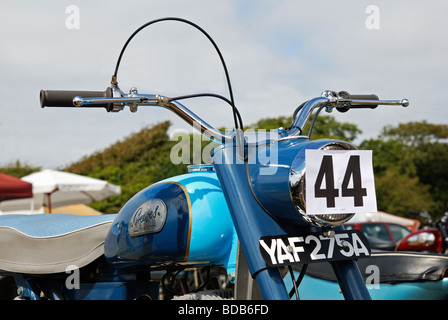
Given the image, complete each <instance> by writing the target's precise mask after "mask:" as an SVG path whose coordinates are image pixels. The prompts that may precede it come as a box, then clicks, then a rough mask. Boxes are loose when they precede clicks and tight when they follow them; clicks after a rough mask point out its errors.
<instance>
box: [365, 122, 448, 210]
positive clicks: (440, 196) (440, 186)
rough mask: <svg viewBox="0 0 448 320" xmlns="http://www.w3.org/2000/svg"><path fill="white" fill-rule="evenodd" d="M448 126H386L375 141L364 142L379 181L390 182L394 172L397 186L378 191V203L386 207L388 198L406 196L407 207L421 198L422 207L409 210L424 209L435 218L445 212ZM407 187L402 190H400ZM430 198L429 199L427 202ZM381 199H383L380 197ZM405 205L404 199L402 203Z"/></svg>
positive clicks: (447, 174) (410, 123) (447, 202)
mask: <svg viewBox="0 0 448 320" xmlns="http://www.w3.org/2000/svg"><path fill="white" fill-rule="evenodd" d="M447 138H448V126H447V125H437V124H429V123H427V122H426V121H421V122H409V123H405V124H399V125H397V126H396V127H393V126H386V127H384V128H383V131H382V133H381V135H380V137H379V138H378V139H372V140H368V141H364V142H363V143H362V144H361V146H360V147H361V148H363V149H372V150H374V170H375V174H376V176H377V179H378V180H381V179H387V178H388V179H391V177H392V175H391V173H390V172H387V171H392V172H395V180H396V185H395V186H393V185H392V184H389V189H385V190H382V191H378V190H379V189H380V188H384V185H383V186H381V185H379V186H378V187H377V193H379V196H378V203H379V205H380V204H381V206H388V204H387V203H386V202H387V201H391V197H392V195H390V196H389V197H386V196H385V193H384V192H383V191H388V192H389V193H391V194H395V196H396V197H398V194H406V195H407V200H408V201H407V202H408V206H410V203H411V202H413V201H412V199H418V198H420V196H422V197H421V198H422V199H423V200H421V204H419V205H418V204H414V206H416V207H415V208H411V209H412V210H421V209H425V210H427V211H430V212H431V211H432V214H433V215H434V216H441V215H442V214H443V213H444V212H446V211H448V195H447V192H446V190H447V188H448V170H446V164H447V163H448V140H447ZM402 185H403V186H409V188H408V189H407V190H406V189H402V188H401V186H402ZM428 194H430V196H431V197H430V198H428ZM382 195H383V196H382ZM403 201H404V199H403Z"/></svg>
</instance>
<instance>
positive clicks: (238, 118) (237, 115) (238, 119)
mask: <svg viewBox="0 0 448 320" xmlns="http://www.w3.org/2000/svg"><path fill="white" fill-rule="evenodd" d="M162 21H178V22H183V23H186V24H189V25H191V26H193V27H195V28H196V29H197V30H199V31H201V32H202V34H204V35H205V36H206V37H207V39H208V40H209V41H210V42H211V43H212V45H213V47H214V48H215V50H216V52H217V53H218V55H219V58H220V60H221V63H222V66H223V68H224V72H225V76H226V81H227V87H228V90H229V95H230V100H228V99H226V98H224V97H222V96H219V95H215V94H210V93H205V94H195V95H188V96H182V99H187V98H193V97H198V96H213V97H218V98H220V99H222V100H224V101H226V102H227V103H229V104H230V106H231V107H232V111H233V120H234V123H235V129H241V130H243V129H244V126H243V121H242V119H241V115H240V113H239V112H238V109H237V108H236V106H235V100H234V97H233V91H232V85H231V83H230V77H229V72H228V71H227V66H226V63H225V61H224V57H223V56H222V54H221V51H220V50H219V48H218V46H217V44H216V43H215V41H214V40H213V38H212V37H211V36H210V35H209V34H208V33H207V32H206V31H205V30H204V29H202V28H201V27H199V26H198V25H197V24H195V23H193V22H191V21H189V20H186V19H182V18H177V17H166V18H160V19H156V20H152V21H150V22H147V23H145V24H144V25H142V26H141V27H140V28H138V29H137V30H135V31H134V33H133V34H132V35H131V36H130V37H129V38H128V40H127V41H126V42H125V44H124V46H123V48H122V49H121V52H120V55H119V56H118V60H117V63H116V66H115V71H114V74H113V76H112V80H111V84H112V85H113V86H117V84H118V82H117V75H118V68H119V66H120V62H121V58H122V57H123V54H124V51H125V50H126V48H127V46H128V44H129V43H130V42H131V40H132V39H133V38H134V37H135V36H136V35H137V33H139V32H140V31H141V30H143V29H144V28H146V27H148V26H150V25H152V24H154V23H158V22H162ZM178 99H179V97H178ZM173 100H175V99H173Z"/></svg>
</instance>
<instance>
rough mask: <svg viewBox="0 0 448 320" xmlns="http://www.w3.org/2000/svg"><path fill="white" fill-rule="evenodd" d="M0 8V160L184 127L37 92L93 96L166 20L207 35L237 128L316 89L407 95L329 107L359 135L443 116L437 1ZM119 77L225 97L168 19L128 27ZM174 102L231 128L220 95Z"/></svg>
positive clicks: (7, 1)
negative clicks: (48, 101) (358, 106)
mask: <svg viewBox="0 0 448 320" xmlns="http://www.w3.org/2000/svg"><path fill="white" fill-rule="evenodd" d="M0 15H1V19H0V38H1V41H0V110H1V113H0V166H3V165H7V164H10V163H14V162H15V161H17V160H19V161H20V162H21V163H22V164H28V165H32V166H39V167H42V168H53V169H58V168H63V167H65V166H67V165H69V164H70V163H73V162H76V161H78V160H80V159H81V158H82V157H84V156H88V155H90V154H92V153H93V152H96V151H101V150H102V149H104V148H106V147H108V146H110V145H111V144H113V143H115V142H117V141H119V140H122V139H124V138H126V137H127V136H129V135H130V134H132V133H135V132H138V131H140V130H141V129H142V128H143V127H146V126H152V125H154V124H157V123H159V122H162V121H166V120H170V121H171V122H172V127H171V130H175V129H179V128H181V129H186V128H188V126H187V125H186V124H185V123H184V122H183V121H182V120H180V119H178V118H177V117H176V116H175V115H174V114H173V113H171V112H170V111H168V110H165V109H162V108H155V107H140V108H139V110H138V112H136V113H131V112H129V110H123V111H121V112H119V113H107V112H106V111H105V110H103V109H88V110H80V109H76V108H44V109H42V108H41V107H40V104H39V92H40V90H41V89H44V90H50V89H53V90H104V89H105V88H106V87H108V86H109V85H110V78H111V75H112V74H113V71H114V68H115V63H116V60H117V58H118V55H119V53H120V50H121V48H122V46H123V44H124V43H125V41H126V40H127V38H128V37H129V36H130V35H131V34H132V33H133V31H134V30H135V29H137V28H138V27H140V26H141V25H143V24H144V23H146V22H149V21H151V20H154V19H158V18H162V17H168V16H172V17H180V18H184V19H188V20H191V21H192V22H194V23H196V24H198V25H199V26H201V27H202V28H203V29H204V30H206V31H207V32H208V33H209V34H210V35H211V37H212V38H213V39H214V40H215V42H216V44H217V45H218V46H219V48H220V50H221V52H222V54H223V56H224V59H225V61H226V64H227V68H228V70H229V74H230V80H231V83H232V88H233V92H234V96H235V102H236V106H237V108H238V109H239V111H240V113H241V115H242V118H243V121H244V123H245V124H252V123H254V122H256V121H257V120H259V119H261V118H266V117H278V116H290V115H291V114H292V112H293V111H294V109H295V107H296V106H297V105H299V104H300V103H302V102H303V101H305V100H308V99H311V98H314V97H316V96H319V95H320V93H321V92H322V91H324V90H327V89H329V90H335V91H341V90H346V91H348V92H350V93H353V94H370V93H375V94H377V95H378V96H379V97H380V98H382V99H402V98H407V99H409V101H410V106H409V107H408V108H402V107H390V106H384V107H378V108H377V109H375V110H352V111H351V112H348V113H344V114H341V113H338V112H336V111H334V112H333V114H334V116H335V118H336V120H338V121H341V122H350V123H353V124H356V125H357V126H358V128H359V129H361V130H362V132H363V134H362V135H361V136H360V137H359V140H363V139H368V138H375V137H377V136H378V135H379V133H380V132H381V130H382V128H383V127H384V126H386V125H391V126H396V125H398V124H399V123H406V122H410V121H423V120H426V121H428V122H430V123H436V124H448V106H447V104H448V102H447V100H446V99H445V94H446V92H447V86H448V37H447V36H446V34H447V31H448V19H446V17H447V16H448V2H447V1H445V0H431V1H415V0H414V1H413V0H408V1H402V0H394V1H380V0H369V1H363V0H341V1H334V0H314V1H310V0H275V1H274V0H226V1H222V0H150V1H143V0H127V1H118V0H108V1H86V0H70V1H65V0H63V1H61V0H59V1H56V0H40V1H26V0H23V1H11V0H3V1H2V11H1V13H0ZM118 82H119V86H120V88H121V89H122V90H123V91H124V92H128V91H129V89H130V88H131V87H137V88H138V90H139V92H141V93H151V94H161V95H165V96H177V95H184V94H193V93H200V92H213V93H217V94H221V95H224V96H226V97H228V89H227V86H226V81H225V76H224V72H223V68H222V66H221V64H220V61H219V58H218V56H217V54H216V52H215V51H214V49H213V47H212V45H211V44H210V43H209V42H208V40H207V39H206V38H205V37H204V35H203V34H201V33H200V32H198V31H197V30H196V29H194V28H192V27H191V26H189V25H186V24H182V23H178V22H162V23H159V24H155V25H152V26H151V27H149V28H147V29H145V30H144V31H142V32H140V33H139V34H138V35H137V36H136V37H135V38H134V39H133V40H132V42H131V43H130V45H129V47H128V48H127V50H126V53H125V55H124V57H123V60H122V63H121V65H120V69H119V73H118ZM183 104H185V106H187V107H188V108H190V109H191V110H192V111H193V112H195V113H196V114H198V115H199V116H201V117H202V118H203V119H204V120H206V121H207V122H208V123H210V124H212V125H213V126H215V127H227V128H231V127H232V125H233V118H232V113H231V110H230V108H229V106H228V105H226V104H225V103H223V102H222V101H220V100H216V99H209V98H200V99H196V100H184V101H183Z"/></svg>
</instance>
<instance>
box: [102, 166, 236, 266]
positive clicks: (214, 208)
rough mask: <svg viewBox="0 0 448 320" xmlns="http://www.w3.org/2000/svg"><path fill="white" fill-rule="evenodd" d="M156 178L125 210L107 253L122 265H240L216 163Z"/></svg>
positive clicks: (107, 244)
mask: <svg viewBox="0 0 448 320" xmlns="http://www.w3.org/2000/svg"><path fill="white" fill-rule="evenodd" d="M189 171H190V172H189V173H188V174H184V175H180V176H176V177H172V178H169V179H166V180H163V181H160V182H158V183H155V184H153V185H151V186H149V187H147V188H145V189H143V190H142V191H140V192H139V193H137V194H136V195H135V196H134V197H132V198H131V199H130V200H129V201H128V202H127V203H126V204H125V205H124V206H123V208H122V209H121V210H120V212H119V213H118V215H117V217H116V218H115V220H114V222H113V225H112V227H111V229H110V231H109V233H108V235H107V238H106V242H105V249H104V250H105V257H106V259H107V260H108V262H110V263H112V264H114V265H115V266H116V267H127V266H135V265H143V264H144V265H149V266H161V265H168V264H184V265H185V264H187V265H188V264H192V265H193V264H195V265H205V264H214V265H224V266H226V268H227V272H228V273H230V272H231V271H232V270H234V269H235V265H236V247H237V236H236V232H235V229H234V227H233V222H232V218H231V215H230V213H229V209H228V206H227V203H226V200H225V198H224V195H223V193H222V189H221V185H220V183H219V180H218V178H217V176H216V173H215V172H214V170H213V167H212V166H206V165H197V166H190V168H189Z"/></svg>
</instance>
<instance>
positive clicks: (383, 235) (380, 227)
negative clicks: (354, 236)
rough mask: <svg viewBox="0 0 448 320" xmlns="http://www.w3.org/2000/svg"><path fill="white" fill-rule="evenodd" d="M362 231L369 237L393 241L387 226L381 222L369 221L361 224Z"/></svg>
mask: <svg viewBox="0 0 448 320" xmlns="http://www.w3.org/2000/svg"><path fill="white" fill-rule="evenodd" d="M361 230H362V232H363V233H364V234H365V235H366V236H368V237H374V238H379V239H382V240H386V241H392V239H391V238H390V235H389V232H388V231H387V229H386V226H385V225H384V224H381V223H369V224H363V225H361Z"/></svg>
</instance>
